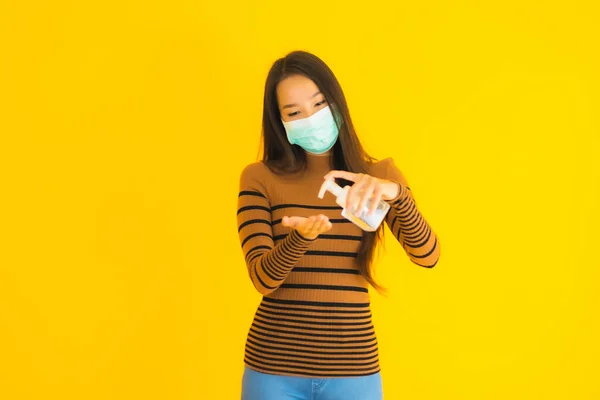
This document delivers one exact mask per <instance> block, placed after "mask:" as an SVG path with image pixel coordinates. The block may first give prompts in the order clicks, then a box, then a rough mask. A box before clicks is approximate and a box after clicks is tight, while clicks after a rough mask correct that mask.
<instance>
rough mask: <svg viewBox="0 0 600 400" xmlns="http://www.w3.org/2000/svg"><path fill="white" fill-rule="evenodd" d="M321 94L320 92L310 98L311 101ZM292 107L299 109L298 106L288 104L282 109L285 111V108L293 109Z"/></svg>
mask: <svg viewBox="0 0 600 400" xmlns="http://www.w3.org/2000/svg"><path fill="white" fill-rule="evenodd" d="M319 94H321V92H320V91H318V92H317V93H315V94H313V95H312V96H310V98H311V99H314V98H315V97H317V96H318V95H319ZM292 107H298V104H286V105H285V106H283V107H281V109H282V110H283V109H285V108H292Z"/></svg>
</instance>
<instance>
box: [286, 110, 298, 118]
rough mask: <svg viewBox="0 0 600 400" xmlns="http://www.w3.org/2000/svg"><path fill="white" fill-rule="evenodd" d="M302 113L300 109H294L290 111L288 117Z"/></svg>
mask: <svg viewBox="0 0 600 400" xmlns="http://www.w3.org/2000/svg"><path fill="white" fill-rule="evenodd" d="M298 114H300V111H294V112H293V113H289V114H288V117H294V116H296V115H298Z"/></svg>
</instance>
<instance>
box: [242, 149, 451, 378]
mask: <svg viewBox="0 0 600 400" xmlns="http://www.w3.org/2000/svg"><path fill="white" fill-rule="evenodd" d="M307 158H308V163H307V170H306V171H304V172H299V173H297V174H292V175H285V176H280V175H275V174H273V173H272V172H271V171H270V170H269V169H268V168H267V167H266V166H265V165H264V164H263V163H262V162H255V163H253V164H250V165H248V166H247V167H246V168H245V169H244V170H243V171H242V174H241V178H240V187H239V196H238V210H237V222H238V232H239V239H240V243H241V247H242V251H243V254H244V257H245V261H246V266H247V268H248V275H249V277H250V280H251V281H252V283H253V284H254V287H255V288H256V290H258V291H259V292H260V293H261V294H262V295H263V298H262V301H261V303H260V305H259V306H258V309H257V310H256V313H255V315H254V320H253V322H252V325H251V327H250V330H249V332H248V336H247V340H246V347H245V355H244V362H245V364H246V365H247V366H248V367H250V368H252V369H254V370H257V371H260V372H265V373H270V374H278V375H289V376H305V377H334V376H346V377H349V376H360V375H369V374H373V373H376V372H378V371H379V370H380V366H379V357H378V345H377V339H376V335H375V330H374V327H373V323H372V321H371V310H370V301H369V292H368V283H367V281H366V280H365V279H364V278H363V276H362V275H361V274H360V273H359V271H358V267H357V265H356V256H357V251H358V249H359V246H360V242H361V239H362V230H361V229H360V228H359V227H358V226H356V225H354V224H353V223H351V222H350V221H348V220H346V219H345V218H344V217H342V216H341V215H340V212H341V208H340V207H339V206H338V205H337V204H336V202H335V197H334V196H333V195H331V194H330V193H327V195H326V196H325V198H324V199H322V200H321V199H319V198H318V197H317V193H318V191H319V187H320V186H321V184H322V183H323V176H324V175H325V174H326V173H327V172H328V171H329V170H330V169H331V168H330V156H321V155H312V154H310V153H307ZM369 174H370V175H372V176H375V177H377V178H382V179H387V180H390V181H394V182H396V183H398V185H399V189H400V190H399V192H398V195H397V197H396V198H394V199H391V200H389V201H388V202H389V203H390V205H391V207H390V211H389V212H388V214H387V216H386V219H385V223H386V224H387V225H388V227H389V228H390V230H391V231H392V233H393V235H394V237H395V238H396V239H397V240H398V242H399V243H400V244H401V245H402V247H403V248H404V250H405V252H406V254H407V255H408V257H409V259H410V260H411V261H412V262H413V263H415V264H417V265H419V266H422V267H426V268H431V267H433V266H435V264H436V263H437V261H438V258H439V254H440V244H439V242H438V238H437V236H436V234H435V233H434V232H433V230H432V229H431V227H430V226H429V224H428V223H427V221H426V220H425V218H424V217H423V215H422V214H421V213H420V211H419V210H418V208H417V205H416V203H415V200H414V197H413V195H412V192H411V190H410V188H409V187H408V183H407V182H406V179H405V178H404V176H403V175H402V173H401V172H400V170H399V169H398V168H397V167H396V165H395V164H394V162H393V160H392V159H391V158H386V159H384V160H381V161H378V162H375V163H373V164H371V167H370V170H369ZM316 214H324V215H326V216H328V217H329V219H330V221H331V223H332V225H333V227H332V229H331V230H329V231H327V232H325V233H324V234H321V235H320V236H319V237H317V238H316V239H313V240H310V239H307V238H305V237H303V236H302V235H301V234H300V233H299V232H298V231H296V230H295V229H292V228H288V227H284V226H283V225H282V224H281V220H282V218H283V217H284V216H286V215H287V216H301V217H308V216H311V215H316Z"/></svg>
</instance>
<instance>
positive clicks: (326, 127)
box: [281, 106, 341, 154]
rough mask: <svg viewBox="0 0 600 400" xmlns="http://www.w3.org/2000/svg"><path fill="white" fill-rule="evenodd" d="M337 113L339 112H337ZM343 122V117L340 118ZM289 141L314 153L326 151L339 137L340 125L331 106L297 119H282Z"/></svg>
mask: <svg viewBox="0 0 600 400" xmlns="http://www.w3.org/2000/svg"><path fill="white" fill-rule="evenodd" d="M336 114H337V113H336ZM338 120H339V121H340V123H341V118H338ZM281 122H283V127H284V128H285V131H286V133H287V138H288V141H289V142H290V143H291V144H297V145H298V146H300V147H302V148H303V149H304V150H306V151H308V152H309V153H313V154H321V153H325V152H326V151H328V150H329V149H331V148H332V147H333V145H334V144H335V142H336V141H337V138H338V133H339V132H338V126H337V125H336V123H335V120H334V117H333V114H332V113H331V108H329V106H327V107H325V108H323V109H321V110H319V111H317V112H316V113H314V114H313V115H311V116H310V117H307V118H303V119H297V120H295V121H288V122H286V121H281Z"/></svg>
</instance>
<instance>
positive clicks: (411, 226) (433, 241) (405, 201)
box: [385, 158, 440, 268]
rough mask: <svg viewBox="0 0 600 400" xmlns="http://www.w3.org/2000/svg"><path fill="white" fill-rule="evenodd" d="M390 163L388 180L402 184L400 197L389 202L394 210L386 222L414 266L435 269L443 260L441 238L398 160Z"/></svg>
mask: <svg viewBox="0 0 600 400" xmlns="http://www.w3.org/2000/svg"><path fill="white" fill-rule="evenodd" d="M388 160H389V161H388V165H387V173H386V178H385V179H387V180H389V181H392V182H394V183H396V184H397V185H398V194H397V195H396V197H394V198H392V199H390V200H387V202H388V203H389V204H390V206H391V207H390V211H389V213H388V214H387V216H386V219H385V221H386V223H387V225H388V227H389V228H390V230H391V231H392V233H393V234H394V237H395V238H396V239H397V240H398V242H399V243H400V244H401V245H402V247H403V248H404V251H405V252H406V254H407V255H408V257H409V258H410V260H411V261H412V262H413V263H415V264H417V265H419V266H421V267H425V268H433V267H434V266H435V265H436V264H437V262H438V260H439V258H440V242H439V240H438V237H437V235H436V234H435V232H434V231H433V229H432V228H431V226H430V225H429V223H428V222H427V220H426V219H425V217H424V216H423V214H421V212H420V211H419V209H418V207H417V203H416V201H415V199H414V197H413V194H412V191H411V190H410V187H409V186H408V182H407V181H406V178H405V177H404V175H402V172H400V170H399V169H398V167H396V164H395V163H394V161H393V160H392V159H391V158H390V159H388Z"/></svg>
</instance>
